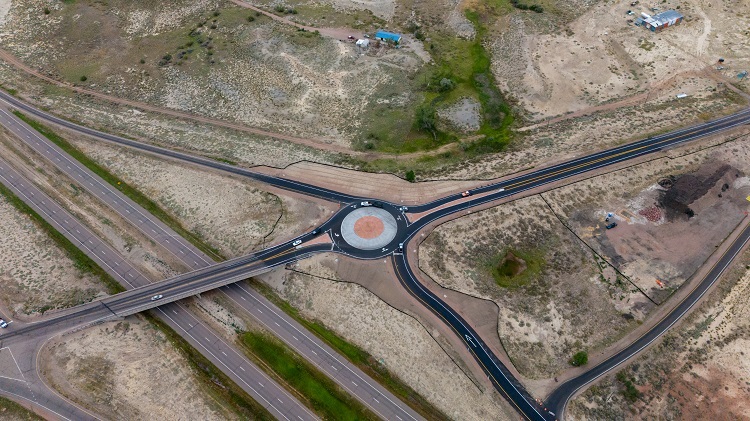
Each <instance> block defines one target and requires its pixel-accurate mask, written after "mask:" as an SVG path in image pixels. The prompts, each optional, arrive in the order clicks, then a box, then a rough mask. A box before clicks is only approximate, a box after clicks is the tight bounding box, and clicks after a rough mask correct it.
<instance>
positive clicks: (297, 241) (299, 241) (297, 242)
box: [292, 240, 302, 246]
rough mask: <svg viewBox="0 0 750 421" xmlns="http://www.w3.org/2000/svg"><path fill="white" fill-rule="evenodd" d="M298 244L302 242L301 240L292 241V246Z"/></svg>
mask: <svg viewBox="0 0 750 421" xmlns="http://www.w3.org/2000/svg"><path fill="white" fill-rule="evenodd" d="M300 244H302V240H294V242H293V243H292V245H293V246H298V245H300Z"/></svg>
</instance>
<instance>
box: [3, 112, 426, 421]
mask: <svg viewBox="0 0 750 421" xmlns="http://www.w3.org/2000/svg"><path fill="white" fill-rule="evenodd" d="M0 124H2V125H3V126H5V127H6V128H7V129H9V130H10V131H11V132H12V133H14V134H15V135H16V137H18V138H19V139H21V140H22V141H23V142H24V143H25V144H26V145H27V146H29V147H30V148H32V149H33V150H34V151H35V152H36V153H37V154H39V155H40V156H42V157H44V158H46V159H48V160H49V161H50V162H52V163H53V164H54V165H55V167H57V169H58V170H60V171H61V172H63V173H64V174H66V175H67V176H68V177H70V178H71V179H73V180H75V181H76V182H77V183H79V184H80V186H81V187H82V188H84V189H85V190H86V191H88V192H89V193H90V194H92V195H93V196H94V197H96V198H97V199H99V200H100V201H101V202H102V203H104V204H106V205H108V206H109V207H110V208H112V209H113V210H114V211H115V212H117V213H118V214H119V215H120V216H121V217H122V218H123V219H125V220H126V221H128V222H129V223H130V224H131V225H133V226H134V227H136V229H138V230H139V231H141V233H143V234H144V235H145V236H146V237H147V238H150V239H151V240H152V241H154V243H156V244H159V245H161V246H162V247H163V248H164V249H165V250H167V251H168V252H169V253H171V254H172V255H173V256H174V257H175V258H176V259H178V260H179V261H181V262H182V263H184V264H185V265H186V266H187V267H189V268H191V269H193V270H196V269H201V268H206V267H209V266H212V265H215V264H216V262H214V261H213V260H212V259H211V258H210V257H208V256H207V255H206V254H204V253H203V252H201V251H200V250H199V249H198V248H197V247H195V246H194V245H192V244H191V243H189V242H187V241H185V240H184V239H183V238H181V237H180V236H179V235H178V234H177V233H176V232H175V231H174V230H172V229H171V228H169V227H168V226H167V225H165V224H164V223H162V222H161V221H160V220H159V219H157V218H155V217H154V216H153V215H151V214H150V213H149V212H148V211H146V210H145V209H143V208H142V207H141V206H140V205H138V204H136V203H135V202H133V201H132V200H131V199H130V198H128V197H127V196H125V195H124V194H123V193H122V192H120V191H119V190H117V189H116V188H114V187H113V186H111V185H110V184H109V183H107V182H106V181H104V180H103V179H101V178H100V177H99V176H98V175H96V174H95V173H93V172H92V171H90V170H89V169H88V168H86V167H84V166H83V165H81V164H80V163H79V162H78V161H76V160H75V159H74V158H73V157H71V156H70V155H68V154H67V153H66V152H65V151H63V150H62V149H60V148H59V147H58V146H57V145H55V144H54V143H52V142H51V141H50V140H49V139H47V138H45V137H43V136H41V135H40V134H39V133H38V132H37V131H36V130H34V129H33V128H31V127H30V126H28V125H27V124H26V123H25V122H23V121H22V120H20V119H19V118H18V117H16V116H15V115H13V114H11V113H9V112H8V111H6V110H4V109H2V108H0ZM328 247H329V248H330V246H328ZM110 254H112V253H110ZM118 259H119V260H120V263H122V258H121V257H119V256H118ZM102 263H103V264H105V265H112V262H108V261H107V256H101V263H100V265H101V264H102ZM141 285H142V284H141ZM220 291H221V292H222V293H223V294H224V295H226V296H227V297H228V298H229V299H230V300H232V301H233V302H235V303H236V304H237V305H238V306H239V307H240V308H242V309H244V310H245V311H246V312H247V313H248V314H249V315H250V316H251V317H253V318H255V319H256V320H257V321H259V322H260V323H261V324H263V325H264V326H265V327H266V328H267V329H268V330H269V331H271V332H273V333H274V335H275V336H277V337H278V338H279V339H281V340H282V341H284V342H286V343H287V345H289V346H290V347H291V348H292V349H294V350H295V351H297V352H298V353H299V354H301V355H302V356H303V357H305V358H306V359H307V360H308V361H310V362H311V363H313V364H314V365H315V366H317V367H318V368H319V369H320V370H322V371H323V372H324V373H326V374H327V375H328V376H329V377H330V378H331V379H333V380H334V381H335V382H337V383H338V384H339V385H340V386H341V387H342V388H343V389H344V390H347V391H349V392H350V393H351V394H352V396H354V397H355V398H357V399H359V400H360V401H361V402H362V403H363V404H364V405H365V406H367V407H369V408H370V409H371V410H372V411H373V412H374V413H376V414H378V415H380V416H381V417H382V418H384V419H403V420H417V419H421V417H420V416H419V415H418V414H417V413H416V412H415V411H414V410H413V409H412V408H410V407H409V406H408V405H406V404H404V403H403V402H401V401H400V400H399V399H398V398H396V397H395V396H394V395H393V394H392V393H390V392H388V391H387V390H385V389H384V388H383V387H382V386H380V385H379V384H378V383H377V382H376V381H374V380H372V379H371V378H370V377H369V376H368V375H366V374H365V373H364V372H362V371H361V370H360V369H358V368H356V367H355V366H354V365H353V364H351V363H350V362H349V361H348V360H346V359H345V358H343V357H342V356H340V355H338V353H337V352H336V351H334V350H333V349H332V348H331V347H329V346H328V345H326V344H324V343H323V342H322V341H320V340H319V339H318V338H317V337H316V336H315V335H314V334H312V333H311V332H309V331H307V330H306V329H305V328H304V327H303V326H302V325H300V324H299V323H297V322H296V321H295V320H294V319H292V318H291V317H289V316H288V315H286V314H285V313H284V312H283V311H282V310H280V309H279V308H278V307H276V306H275V305H274V304H272V303H271V302H270V301H268V300H267V299H266V298H265V297H263V296H262V295H261V294H259V293H258V292H257V291H255V290H252V289H249V288H244V287H243V286H240V285H235V286H227V287H224V288H221V289H220ZM161 294H162V295H165V294H163V293H161ZM174 298H175V297H174V296H170V299H174ZM183 310H184V309H183ZM173 312H174V311H173ZM188 313H189V312H188ZM122 314H123V313H120V315H122ZM175 314H176V313H175ZM169 316H171V315H169V314H168V317H169ZM185 317H192V315H190V316H185ZM198 337H201V336H198ZM216 355H219V354H216Z"/></svg>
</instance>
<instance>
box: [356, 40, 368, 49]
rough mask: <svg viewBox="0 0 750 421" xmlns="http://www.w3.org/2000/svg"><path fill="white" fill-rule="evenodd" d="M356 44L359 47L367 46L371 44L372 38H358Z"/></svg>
mask: <svg viewBox="0 0 750 421" xmlns="http://www.w3.org/2000/svg"><path fill="white" fill-rule="evenodd" d="M355 44H357V47H359V48H367V47H369V46H370V40H369V39H358V40H357V42H356V43H355Z"/></svg>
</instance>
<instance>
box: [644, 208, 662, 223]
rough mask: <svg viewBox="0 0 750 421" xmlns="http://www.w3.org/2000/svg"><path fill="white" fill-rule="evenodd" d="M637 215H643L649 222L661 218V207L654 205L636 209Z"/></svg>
mask: <svg viewBox="0 0 750 421" xmlns="http://www.w3.org/2000/svg"><path fill="white" fill-rule="evenodd" d="M638 215H641V216H645V217H646V219H648V220H649V221H651V222H656V221H658V220H660V219H661V209H659V208H658V207H656V206H651V207H650V208H645V209H641V210H640V211H638Z"/></svg>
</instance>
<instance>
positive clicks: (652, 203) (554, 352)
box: [420, 134, 750, 384]
mask: <svg viewBox="0 0 750 421" xmlns="http://www.w3.org/2000/svg"><path fill="white" fill-rule="evenodd" d="M736 136H737V134H735V135H732V136H724V137H722V138H720V139H717V140H715V142H714V144H719V146H713V147H709V148H707V149H706V150H704V151H701V152H695V153H691V154H689V155H686V156H683V157H680V156H679V155H681V154H685V153H687V152H694V150H695V149H698V148H697V146H693V147H692V148H686V149H682V150H675V151H670V156H672V158H661V159H657V160H655V161H652V162H647V163H644V164H639V165H636V166H633V167H631V168H627V169H624V170H619V171H616V172H614V173H610V174H605V175H600V176H597V177H593V178H591V179H588V180H584V181H580V182H577V183H574V184H571V185H569V186H566V187H562V188H558V189H555V190H552V191H550V192H548V193H544V194H542V195H541V196H539V195H537V196H532V197H530V198H526V199H520V200H517V201H515V202H512V203H508V204H504V205H500V206H498V207H495V208H492V209H489V210H485V211H481V212H477V213H473V214H471V215H469V216H465V217H462V218H460V219H456V220H453V221H450V222H447V223H445V224H443V225H441V226H439V227H438V228H437V229H435V231H433V233H432V234H430V236H429V237H428V238H427V239H426V240H425V241H424V242H423V243H422V247H420V267H421V268H422V269H423V270H424V271H425V272H426V273H427V274H428V275H429V276H430V277H432V278H433V279H434V280H435V281H437V282H438V283H439V284H441V285H443V286H445V287H447V288H451V289H456V290H458V291H461V292H463V293H466V294H469V295H472V296H477V297H482V298H487V299H491V300H493V301H495V302H496V303H498V305H499V312H500V313H499V316H500V318H499V326H498V333H499V337H500V340H501V342H502V344H503V347H504V348H505V350H506V351H507V353H508V355H509V356H510V358H511V360H512V362H513V364H514V365H515V367H516V368H517V369H518V371H519V372H520V373H521V374H522V375H524V376H526V377H529V378H531V379H542V378H551V377H552V376H554V375H558V374H559V373H561V372H562V371H564V370H566V369H568V368H569V367H570V366H569V364H568V359H569V358H570V356H571V355H572V353H574V352H575V351H576V350H579V349H586V350H588V351H589V352H592V351H601V350H604V349H606V347H607V346H608V345H610V344H612V343H614V342H615V341H617V340H618V339H619V338H621V337H623V336H624V335H626V334H627V333H628V332H629V331H631V330H632V329H634V328H635V327H636V326H638V325H639V324H640V322H642V321H643V320H644V319H645V318H646V317H648V315H649V314H650V313H651V312H652V311H653V309H654V308H655V303H661V302H663V301H664V300H665V299H667V298H668V297H669V296H670V294H671V293H672V292H673V291H674V290H676V289H677V288H679V286H680V285H682V283H683V282H684V281H685V280H686V279H687V278H688V277H689V276H690V275H691V274H692V273H693V272H694V271H695V270H696V269H697V268H698V267H699V266H700V265H701V264H702V263H703V262H704V261H705V260H706V258H707V257H708V256H709V255H710V254H711V252H712V251H713V250H714V247H713V246H715V245H718V244H720V243H721V241H723V239H724V238H725V236H726V235H728V234H729V233H730V232H731V231H732V230H733V229H734V228H735V226H736V225H737V224H738V223H739V222H740V221H741V219H742V218H743V217H744V216H745V211H746V210H748V202H747V200H746V197H747V196H748V193H750V189H749V188H748V187H749V186H750V184H749V183H748V182H747V181H746V179H747V177H746V176H745V171H747V166H746V164H745V162H746V161H747V157H746V154H747V151H748V150H749V149H748V145H750V143H748V138H747V135H746V134H745V135H743V136H740V137H739V138H736ZM728 139H735V140H733V141H730V142H729V143H725V144H721V142H723V141H727V140H728ZM670 176H674V177H673V178H670ZM663 180H670V182H672V183H673V185H671V187H669V188H668V189H667V188H664V187H661V186H660V185H658V182H659V181H662V182H663V183H664V181H663ZM680 180H682V181H680ZM665 185H666V184H665ZM655 186H656V187H655ZM673 189H674V190H673ZM605 203H606V205H604V204H605ZM548 205H549V206H551V208H550V207H549V206H548ZM687 208H690V209H692V210H693V211H694V216H693V217H691V218H688V217H687V214H685V211H686V209H687ZM698 209H700V211H698ZM553 211H554V213H553ZM608 212H612V213H614V216H613V218H612V219H611V221H617V222H618V224H619V225H618V226H617V227H616V228H614V229H612V230H606V229H605V228H604V225H605V224H606V223H605V221H604V219H605V218H606V216H607V213H608ZM556 214H557V215H556ZM558 216H559V217H561V218H562V221H563V222H564V223H565V224H566V225H568V226H570V227H571V228H572V229H573V231H574V232H575V235H573V234H572V233H571V232H570V231H569V230H568V229H567V228H566V226H565V225H563V224H562V223H561V222H560V221H559V220H558ZM584 221H585V222H584ZM479 227H481V228H479ZM582 241H583V242H585V244H586V246H590V247H593V249H594V250H596V252H597V254H598V255H596V256H595V255H593V254H592V253H591V251H590V250H588V248H587V247H584V243H583V242H582ZM702 244H706V245H708V247H704V246H702ZM509 251H510V252H511V253H513V254H514V255H515V256H518V257H521V260H523V262H522V263H523V265H522V267H521V268H519V269H515V270H517V271H519V272H520V275H518V277H515V276H510V277H505V278H501V279H500V281H497V280H496V279H497V275H495V276H493V270H498V269H497V268H498V267H500V266H502V264H503V263H504V261H505V260H504V259H507V256H508V255H509V254H508V253H509ZM511 267H512V266H511ZM615 269H617V270H619V271H620V273H619V274H618V273H617V272H616V271H615ZM524 272H526V273H527V274H528V277H527V278H524ZM498 282H500V283H498ZM519 284H520V285H519ZM529 384H534V382H529Z"/></svg>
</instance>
